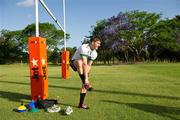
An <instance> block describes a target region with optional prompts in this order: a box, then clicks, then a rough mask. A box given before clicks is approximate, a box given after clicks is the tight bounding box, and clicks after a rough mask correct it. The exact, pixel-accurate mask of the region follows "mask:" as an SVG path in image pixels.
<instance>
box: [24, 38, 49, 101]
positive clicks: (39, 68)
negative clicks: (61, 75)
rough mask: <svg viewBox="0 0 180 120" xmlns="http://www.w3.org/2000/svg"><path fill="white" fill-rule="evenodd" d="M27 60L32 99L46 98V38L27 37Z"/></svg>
mask: <svg viewBox="0 0 180 120" xmlns="http://www.w3.org/2000/svg"><path fill="white" fill-rule="evenodd" d="M28 45H29V61H30V64H29V65H30V81H31V98H32V100H37V99H46V98H48V71H47V55H46V39H45V38H42V37H29V38H28Z"/></svg>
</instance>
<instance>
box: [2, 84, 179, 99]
mask: <svg viewBox="0 0 180 120" xmlns="http://www.w3.org/2000/svg"><path fill="white" fill-rule="evenodd" d="M0 83H9V84H20V85H30V84H29V83H21V82H12V81H0ZM49 87H50V88H60V89H67V90H77V91H79V90H80V88H78V87H68V86H59V85H49ZM91 92H97V93H105V94H119V95H128V96H139V97H147V98H161V99H172V100H180V97H175V96H163V95H153V94H151V95H150V94H143V93H133V92H121V91H111V90H98V89H95V90H93V91H91Z"/></svg>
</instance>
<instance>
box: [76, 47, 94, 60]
mask: <svg viewBox="0 0 180 120" xmlns="http://www.w3.org/2000/svg"><path fill="white" fill-rule="evenodd" d="M83 56H85V57H87V59H88V60H92V61H93V60H95V59H96V57H97V52H96V50H91V48H90V46H89V44H83V45H81V46H80V47H79V48H78V49H77V50H76V52H75V54H74V56H73V57H72V60H79V59H81V58H82V57H83Z"/></svg>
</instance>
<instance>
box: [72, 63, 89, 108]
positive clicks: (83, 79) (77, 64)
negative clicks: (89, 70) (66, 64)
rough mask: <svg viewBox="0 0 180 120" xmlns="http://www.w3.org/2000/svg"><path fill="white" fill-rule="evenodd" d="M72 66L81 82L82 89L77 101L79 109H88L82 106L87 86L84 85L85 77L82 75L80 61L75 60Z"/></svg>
mask: <svg viewBox="0 0 180 120" xmlns="http://www.w3.org/2000/svg"><path fill="white" fill-rule="evenodd" d="M73 64H74V66H75V67H76V68H77V71H78V73H79V76H80V78H81V81H82V88H81V90H80V100H79V105H78V107H79V108H83V109H88V108H89V107H88V106H87V105H85V104H84V99H85V96H86V92H87V88H88V85H89V84H86V83H85V75H84V74H83V68H82V60H77V61H74V62H73Z"/></svg>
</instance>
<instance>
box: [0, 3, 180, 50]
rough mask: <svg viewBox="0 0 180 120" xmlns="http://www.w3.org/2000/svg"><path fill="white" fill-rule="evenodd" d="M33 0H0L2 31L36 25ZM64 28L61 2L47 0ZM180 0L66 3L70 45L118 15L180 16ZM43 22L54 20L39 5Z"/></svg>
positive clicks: (0, 26) (77, 42) (76, 44)
mask: <svg viewBox="0 0 180 120" xmlns="http://www.w3.org/2000/svg"><path fill="white" fill-rule="evenodd" d="M33 1H34V0H0V30H2V29H8V30H20V29H24V28H25V27H26V26H27V25H28V24H32V23H34V22H35V17H34V2H33ZM44 2H45V3H46V4H47V6H48V7H49V9H50V10H51V11H52V13H53V14H54V15H55V16H56V18H57V19H58V20H59V22H60V24H62V25H63V11H62V10H63V8H62V0H44ZM179 6H180V0H66V30H67V33H69V34H70V36H71V38H70V39H69V40H68V42H67V46H70V47H74V46H79V45H80V44H81V41H82V40H83V39H84V37H85V36H89V35H90V34H89V31H91V26H92V25H95V24H96V22H97V21H99V20H102V19H107V18H110V17H112V16H114V15H117V14H118V13H119V12H125V11H130V10H140V11H142V10H143V11H147V12H156V13H162V18H173V17H174V16H175V15H178V14H179V15H180V7H179ZM39 16H40V18H39V19H40V20H39V21H40V22H50V23H53V24H55V23H54V21H53V20H52V19H51V18H50V16H49V15H48V14H47V13H46V12H45V10H44V9H43V8H42V6H41V5H40V4H39Z"/></svg>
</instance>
